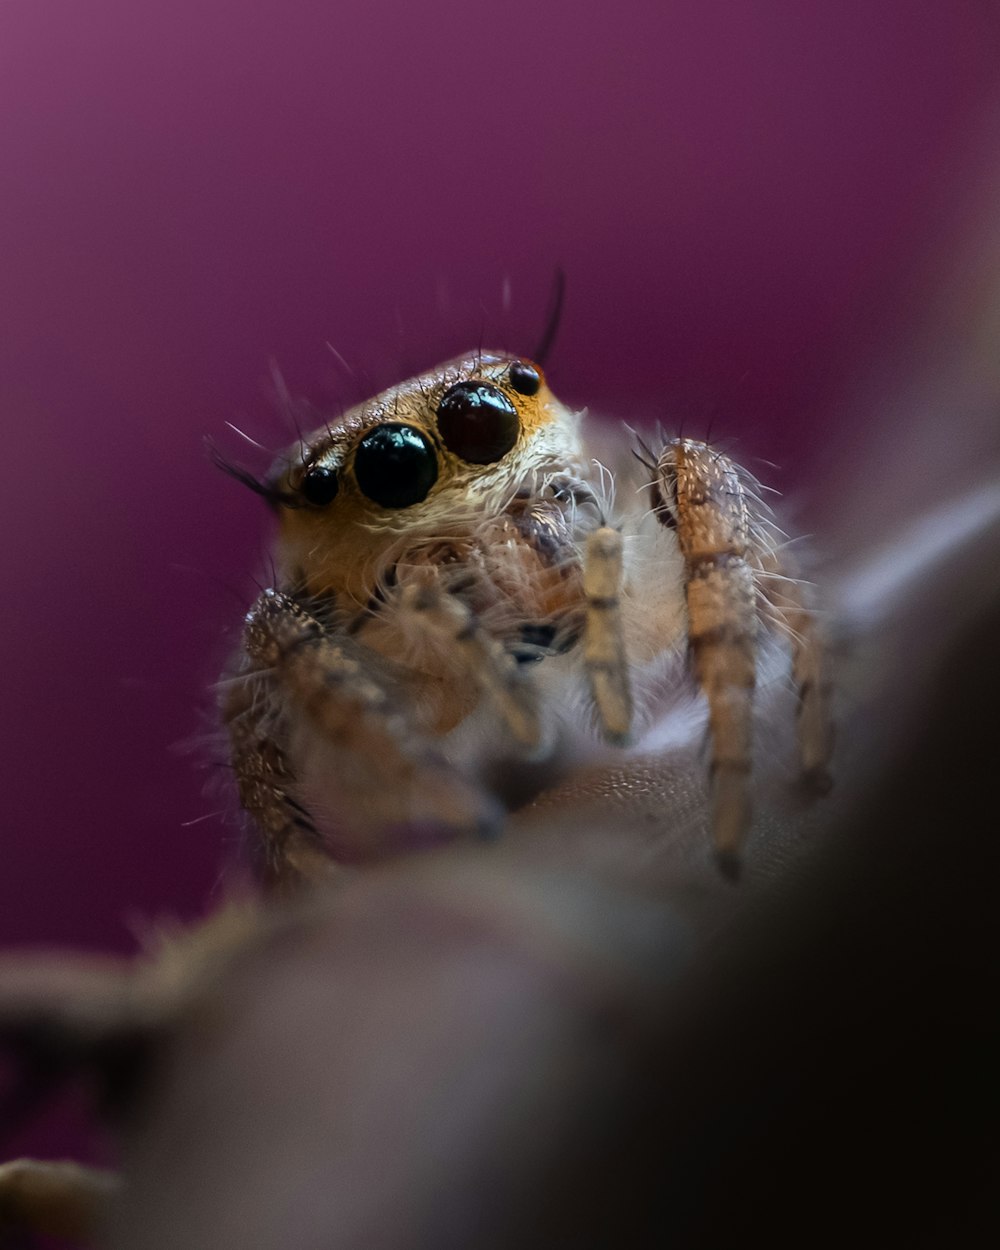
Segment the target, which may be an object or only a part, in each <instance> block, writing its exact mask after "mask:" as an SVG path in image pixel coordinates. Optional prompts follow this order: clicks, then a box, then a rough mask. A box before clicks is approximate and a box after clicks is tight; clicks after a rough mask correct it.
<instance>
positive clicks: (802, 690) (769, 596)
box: [760, 549, 833, 794]
mask: <svg viewBox="0 0 1000 1250" xmlns="http://www.w3.org/2000/svg"><path fill="white" fill-rule="evenodd" d="M760 567H761V578H760V590H761V594H762V595H763V596H764V599H765V601H766V603H767V604H768V605H769V607H770V609H771V613H770V615H771V618H772V620H773V622H774V625H775V627H776V628H777V629H778V630H779V632H780V633H781V634H783V635H784V637H785V638H786V639H787V641H788V645H789V647H790V648H791V652H792V676H793V678H794V681H795V686H796V689H797V690H798V694H799V713H798V724H797V726H796V729H797V734H798V741H799V758H800V760H801V764H802V779H803V781H804V782H805V784H806V785H807V786H808V787H809V789H810V790H811V791H812V792H813V793H814V794H826V793H828V792H829V790H830V787H831V785H832V784H833V782H832V780H831V777H830V771H829V765H830V757H831V755H832V754H833V721H832V718H831V714H830V682H829V677H828V675H827V672H826V662H825V658H826V657H825V648H824V646H823V640H822V637H821V634H820V630H819V628H818V626H817V623H816V613H815V611H814V610H813V608H812V605H811V604H810V602H809V598H808V592H809V587H808V585H807V584H806V583H804V582H802V581H799V580H797V578H796V577H795V570H794V569H792V568H790V567H789V565H788V563H787V561H786V560H783V559H782V558H781V557H780V556H779V555H778V553H777V552H776V551H775V550H773V549H771V550H768V551H765V552H763V553H762V554H761V557H760Z"/></svg>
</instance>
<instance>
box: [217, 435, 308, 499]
mask: <svg viewBox="0 0 1000 1250" xmlns="http://www.w3.org/2000/svg"><path fill="white" fill-rule="evenodd" d="M205 446H206V447H207V449H208V455H209V459H210V460H211V461H212V463H213V464H214V465H215V467H216V468H217V469H221V470H222V472H223V473H225V474H226V475H227V476H228V477H231V478H235V479H236V481H237V482H241V483H242V484H243V485H244V486H246V487H247V489H248V490H252V491H253V493H254V494H255V495H260V497H261V498H262V499H266V500H267V502H268V503H269V504H270V505H271V507H272V508H279V507H281V506H282V505H284V506H285V507H291V506H292V504H293V503H294V502H295V500H294V496H292V495H289V494H288V493H287V492H286V491H283V490H278V488H277V487H275V486H272V485H270V483H268V482H266V481H264V480H262V479H261V478H259V477H256V476H255V475H254V474H253V473H251V472H250V470H249V469H246V468H244V467H243V465H241V464H237V463H236V461H235V460H230V459H229V458H228V457H227V456H225V455H224V454H223V453H222V452H221V451H220V450H219V448H218V447H217V446H216V444H215V443H214V442H212V440H211V439H206V440H205Z"/></svg>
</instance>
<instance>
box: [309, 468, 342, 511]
mask: <svg viewBox="0 0 1000 1250" xmlns="http://www.w3.org/2000/svg"><path fill="white" fill-rule="evenodd" d="M301 490H302V494H303V495H304V496H305V499H306V501H307V502H308V503H311V504H315V505H316V507H317V508H325V507H326V505H327V504H328V503H333V501H334V500H335V499H336V498H337V490H338V483H337V470H336V469H328V468H327V467H326V466H325V465H322V464H317V465H313V467H312V468H311V469H309V470H308V471H307V473H306V475H305V477H304V478H303V479H302V486H301Z"/></svg>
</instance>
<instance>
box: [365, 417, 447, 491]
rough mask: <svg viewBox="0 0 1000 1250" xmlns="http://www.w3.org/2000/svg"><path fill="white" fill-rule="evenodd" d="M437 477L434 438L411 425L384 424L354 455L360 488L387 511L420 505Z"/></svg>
mask: <svg viewBox="0 0 1000 1250" xmlns="http://www.w3.org/2000/svg"><path fill="white" fill-rule="evenodd" d="M437 475H438V463H437V455H436V454H435V451H434V448H433V447H432V446H431V442H430V439H428V438H427V436H426V434H422V433H421V432H420V430H416V429H414V428H413V426H411V425H394V424H388V425H380V426H378V427H376V429H374V430H372V431H371V432H370V433H368V434H366V435H365V436H364V438H363V439H362V440H361V442H360V443H358V450H357V451H356V452H355V453H354V476H355V478H356V479H357V482H358V486H359V487H360V488H361V491H362V493H363V494H365V495H367V496H368V498H369V499H371V500H372V501H373V502H374V503H378V504H381V505H382V507H383V508H408V507H409V506H410V504H414V503H420V501H421V500H422V499H426V498H427V495H428V493H429V492H430V489H431V487H432V486H433V485H434V483H435V482H436V481H437Z"/></svg>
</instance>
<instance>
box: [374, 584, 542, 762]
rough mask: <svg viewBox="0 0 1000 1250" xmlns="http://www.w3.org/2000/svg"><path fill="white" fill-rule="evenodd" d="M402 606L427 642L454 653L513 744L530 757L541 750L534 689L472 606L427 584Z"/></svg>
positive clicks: (413, 589) (409, 592)
mask: <svg viewBox="0 0 1000 1250" xmlns="http://www.w3.org/2000/svg"><path fill="white" fill-rule="evenodd" d="M398 603H399V607H400V608H401V609H402V611H403V612H404V613H409V614H410V620H411V623H412V624H413V625H414V626H415V628H416V629H417V630H418V631H419V632H421V633H422V634H423V635H424V637H425V639H426V640H427V641H428V642H430V643H432V644H433V645H437V646H447V647H448V648H449V649H450V652H451V654H452V656H453V657H454V659H455V660H456V661H457V664H458V665H459V667H460V668H461V669H462V670H463V672H464V675H465V677H466V678H467V680H469V681H471V682H472V683H473V684H474V685H475V686H477V687H478V688H479V690H480V691H481V693H482V694H483V695H484V696H485V697H486V698H487V699H488V700H489V701H490V703H491V704H492V706H493V708H494V709H495V710H496V712H497V715H498V716H500V718H501V719H502V720H503V722H504V725H505V726H506V727H507V730H508V732H509V733H510V735H511V737H512V738H513V739H514V741H515V742H516V743H518V745H520V746H522V747H524V748H525V749H526V750H528V751H537V750H539V749H540V748H541V747H542V745H543V744H542V726H541V721H540V719H539V715H538V702H537V694H536V690H535V687H534V684H533V683H532V682H531V681H529V680H528V679H527V678H526V677H525V676H524V674H523V673H522V672H521V670H520V668H519V666H518V663H517V661H516V660H515V659H514V657H513V656H512V655H510V654H509V653H508V652H507V651H506V650H505V649H504V647H503V646H502V645H501V643H499V642H498V641H497V640H496V639H495V638H493V637H491V635H490V634H489V633H488V632H487V631H486V630H485V629H484V628H483V627H482V625H481V624H480V623H479V621H478V619H477V618H476V615H475V613H474V612H473V610H472V609H471V608H470V607H469V606H468V604H466V603H464V602H463V601H462V600H461V599H460V598H459V597H458V596H457V595H455V594H450V593H449V592H448V591H447V590H446V589H444V588H443V587H441V586H440V585H438V584H437V582H433V581H428V580H421V581H418V582H413V583H411V584H409V585H407V586H405V587H404V588H403V589H402V591H401V593H400V595H399V600H398Z"/></svg>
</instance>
